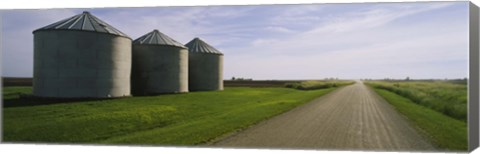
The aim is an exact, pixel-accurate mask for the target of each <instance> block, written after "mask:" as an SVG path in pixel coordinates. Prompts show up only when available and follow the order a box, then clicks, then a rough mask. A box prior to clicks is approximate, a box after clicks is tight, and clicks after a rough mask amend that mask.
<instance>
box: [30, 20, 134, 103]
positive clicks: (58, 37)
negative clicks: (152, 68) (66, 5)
mask: <svg viewBox="0 0 480 154" xmlns="http://www.w3.org/2000/svg"><path fill="white" fill-rule="evenodd" d="M33 34H34V73H33V78H34V81H33V94H34V95H35V96H39V97H60V98H105V97H122V96H129V95H130V73H131V72H130V71H131V64H132V63H131V59H132V40H131V38H129V37H128V36H127V35H125V34H124V33H122V32H120V31H119V30H117V29H115V28H114V27H112V26H110V25H109V24H107V23H105V22H103V21H101V20H100V19H98V18H97V17H95V16H93V15H91V14H90V13H89V12H83V13H82V14H79V15H75V16H73V17H70V18H67V19H64V20H61V21H59V22H56V23H53V24H51V25H48V26H46V27H43V28H40V29H37V30H35V31H33Z"/></svg>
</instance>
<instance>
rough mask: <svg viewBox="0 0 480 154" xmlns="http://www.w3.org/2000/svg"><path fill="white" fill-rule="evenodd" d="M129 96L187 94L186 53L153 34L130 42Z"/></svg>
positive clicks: (158, 34)
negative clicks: (130, 79) (131, 54)
mask: <svg viewBox="0 0 480 154" xmlns="http://www.w3.org/2000/svg"><path fill="white" fill-rule="evenodd" d="M132 49H133V60H132V94H134V95H154V94H161V93H183V92H188V50H187V48H186V47H185V46H184V45H183V44H181V43H178V42H177V41H175V40H173V39H172V38H170V37H168V36H167V35H165V34H163V33H161V32H159V31H158V30H153V31H152V32H150V33H147V34H145V35H143V36H141V37H140V38H138V39H136V40H134V41H133V48H132Z"/></svg>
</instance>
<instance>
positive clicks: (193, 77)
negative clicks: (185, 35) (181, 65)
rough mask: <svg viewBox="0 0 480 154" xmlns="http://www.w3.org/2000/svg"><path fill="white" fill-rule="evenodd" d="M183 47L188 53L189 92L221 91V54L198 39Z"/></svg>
mask: <svg viewBox="0 0 480 154" xmlns="http://www.w3.org/2000/svg"><path fill="white" fill-rule="evenodd" d="M185 46H186V47H187V48H188V51H189V53H188V75H189V76H188V84H189V90H190V91H210V90H223V54H222V53H221V52H220V51H218V50H217V49H215V48H214V47H212V46H210V45H209V44H207V43H205V42H204V41H202V40H201V39H199V38H195V39H193V40H192V41H190V42H188V43H187V44H186V45H185Z"/></svg>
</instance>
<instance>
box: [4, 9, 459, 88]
mask: <svg viewBox="0 0 480 154" xmlns="http://www.w3.org/2000/svg"><path fill="white" fill-rule="evenodd" d="M84 10H88V11H90V12H91V13H92V14H93V15H95V16H97V17H98V18H100V19H102V20H103V21H105V22H107V23H109V24H110V25H112V26H114V27H116V28H117V29H119V30H120V31H122V32H124V33H126V34H127V35H129V36H130V37H131V38H132V39H136V38H138V37H140V36H141V35H143V34H145V33H147V32H150V31H151V30H153V29H158V30H160V31H161V32H163V33H165V34H167V35H169V36H170V37H172V38H173V39H176V40H177V41H179V42H181V43H187V42H188V41H190V40H191V39H192V38H194V37H201V38H202V39H204V40H205V41H207V42H208V43H210V44H211V45H213V46H214V47H216V48H217V49H219V50H221V51H222V52H223V53H224V54H225V59H224V61H225V65H224V77H225V78H227V79H228V78H231V77H232V76H235V77H245V78H253V79H323V78H325V77H339V78H348V79H354V78H385V77H390V78H405V77H406V76H410V77H411V78H441V79H443V78H463V77H467V76H468V74H467V73H468V70H467V69H468V2H421V3H362V4H318V5H257V6H214V7H148V8H104V9H54V10H7V11H2V12H1V15H2V23H1V24H2V30H1V37H2V40H1V44H2V46H1V48H2V76H21V77H29V76H32V72H33V70H32V69H33V34H32V31H33V30H35V29H37V28H40V27H43V26H46V25H48V24H50V23H53V22H56V21H59V20H61V19H64V18H68V17H71V16H73V15H75V14H79V13H81V12H82V11H84Z"/></svg>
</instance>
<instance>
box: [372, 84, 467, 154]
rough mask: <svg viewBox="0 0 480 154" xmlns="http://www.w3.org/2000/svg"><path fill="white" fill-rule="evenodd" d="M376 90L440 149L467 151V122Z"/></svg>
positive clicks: (385, 91)
mask: <svg viewBox="0 0 480 154" xmlns="http://www.w3.org/2000/svg"><path fill="white" fill-rule="evenodd" d="M374 90H375V92H377V93H378V94H379V95H381V96H382V97H383V98H384V99H385V100H387V101H388V102H389V103H390V104H392V105H393V106H394V107H395V108H396V109H397V110H398V111H399V112H400V113H402V114H403V115H405V116H406V117H407V118H408V119H409V120H410V121H411V122H412V123H414V124H415V125H416V126H417V129H419V130H420V132H422V133H424V134H426V135H427V136H428V137H429V138H430V139H431V140H432V141H433V142H434V143H435V144H436V145H437V146H438V147H440V148H444V149H448V150H453V151H465V150H467V148H468V139H467V124H466V123H465V122H463V121H461V120H457V119H454V118H451V117H449V116H446V115H444V114H442V113H440V112H437V111H435V110H432V109H429V108H427V107H424V106H421V105H418V104H416V103H414V102H412V101H411V100H409V99H407V98H404V97H402V96H400V95H397V94H395V93H393V92H390V91H387V90H384V89H379V88H375V89H374Z"/></svg>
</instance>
